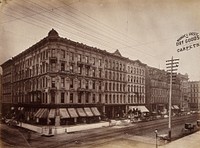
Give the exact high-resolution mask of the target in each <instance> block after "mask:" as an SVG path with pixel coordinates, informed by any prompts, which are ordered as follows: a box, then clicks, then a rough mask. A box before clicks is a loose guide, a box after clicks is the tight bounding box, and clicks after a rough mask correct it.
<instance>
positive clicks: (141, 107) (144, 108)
mask: <svg viewBox="0 0 200 148" xmlns="http://www.w3.org/2000/svg"><path fill="white" fill-rule="evenodd" d="M133 108H134V109H138V110H140V111H141V112H149V110H148V109H147V108H146V107H145V106H129V109H133Z"/></svg>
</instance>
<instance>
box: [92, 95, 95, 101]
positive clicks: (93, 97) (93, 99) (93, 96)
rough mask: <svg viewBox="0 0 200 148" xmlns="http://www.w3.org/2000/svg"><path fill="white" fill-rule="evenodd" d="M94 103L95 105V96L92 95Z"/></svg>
mask: <svg viewBox="0 0 200 148" xmlns="http://www.w3.org/2000/svg"><path fill="white" fill-rule="evenodd" d="M92 103H95V94H93V95H92Z"/></svg>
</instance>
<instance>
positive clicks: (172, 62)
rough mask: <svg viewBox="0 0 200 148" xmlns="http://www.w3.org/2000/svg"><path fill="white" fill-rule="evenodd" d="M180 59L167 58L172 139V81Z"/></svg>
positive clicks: (169, 125) (169, 134)
mask: <svg viewBox="0 0 200 148" xmlns="http://www.w3.org/2000/svg"><path fill="white" fill-rule="evenodd" d="M178 61H179V59H173V57H172V58H171V60H167V61H166V62H167V63H166V65H167V72H169V74H170V90H169V124H168V130H169V131H168V132H169V133H168V137H169V140H171V119H172V117H171V116H172V81H173V77H175V76H176V71H177V70H178V69H177V67H178V64H179V62H178Z"/></svg>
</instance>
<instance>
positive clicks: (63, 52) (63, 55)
mask: <svg viewBox="0 0 200 148" xmlns="http://www.w3.org/2000/svg"><path fill="white" fill-rule="evenodd" d="M60 52H61V58H63V59H64V58H65V51H64V50H61V51H60Z"/></svg>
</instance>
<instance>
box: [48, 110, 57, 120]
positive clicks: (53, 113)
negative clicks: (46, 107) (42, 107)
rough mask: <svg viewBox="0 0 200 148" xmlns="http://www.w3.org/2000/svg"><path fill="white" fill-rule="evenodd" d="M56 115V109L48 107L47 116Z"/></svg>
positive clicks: (53, 116) (52, 116)
mask: <svg viewBox="0 0 200 148" xmlns="http://www.w3.org/2000/svg"><path fill="white" fill-rule="evenodd" d="M55 116H56V109H50V112H49V118H55Z"/></svg>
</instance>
